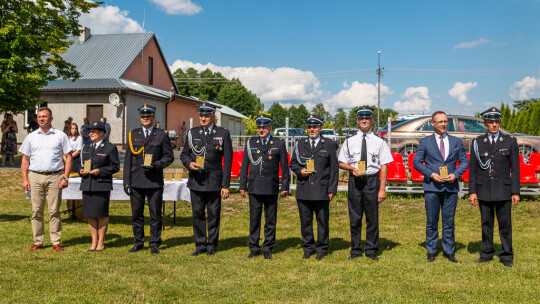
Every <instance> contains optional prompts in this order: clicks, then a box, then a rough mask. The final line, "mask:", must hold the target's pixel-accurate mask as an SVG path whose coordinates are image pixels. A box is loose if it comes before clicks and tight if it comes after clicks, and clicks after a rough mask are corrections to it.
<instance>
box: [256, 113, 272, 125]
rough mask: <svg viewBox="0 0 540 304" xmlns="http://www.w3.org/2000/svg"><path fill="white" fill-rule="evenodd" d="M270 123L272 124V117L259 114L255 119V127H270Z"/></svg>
mask: <svg viewBox="0 0 540 304" xmlns="http://www.w3.org/2000/svg"><path fill="white" fill-rule="evenodd" d="M272 122H274V117H273V116H272V115H266V114H260V115H259V116H257V119H255V124H256V125H257V127H264V126H268V125H271V124H272Z"/></svg>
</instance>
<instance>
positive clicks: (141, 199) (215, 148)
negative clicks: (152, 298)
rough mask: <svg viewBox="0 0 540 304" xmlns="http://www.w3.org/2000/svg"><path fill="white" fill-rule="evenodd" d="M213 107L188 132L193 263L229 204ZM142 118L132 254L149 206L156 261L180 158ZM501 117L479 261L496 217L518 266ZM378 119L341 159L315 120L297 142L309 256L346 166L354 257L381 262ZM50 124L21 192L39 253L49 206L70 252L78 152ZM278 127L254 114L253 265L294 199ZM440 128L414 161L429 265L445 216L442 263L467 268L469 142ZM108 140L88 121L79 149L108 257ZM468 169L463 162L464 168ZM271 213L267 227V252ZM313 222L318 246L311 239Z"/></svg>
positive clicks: (349, 143) (247, 173)
mask: <svg viewBox="0 0 540 304" xmlns="http://www.w3.org/2000/svg"><path fill="white" fill-rule="evenodd" d="M215 109H216V107H215V106H214V105H211V104H207V103H204V104H203V105H201V106H199V107H198V112H199V122H200V126H198V127H194V128H191V129H189V130H188V131H187V136H186V140H185V144H184V149H183V151H182V153H181V155H180V159H181V161H182V163H183V165H184V166H185V167H186V168H187V169H188V170H189V177H188V184H187V187H188V188H189V189H190V196H191V205H192V215H193V235H194V239H195V251H193V253H192V254H191V255H192V256H198V255H200V254H206V255H214V254H216V251H217V250H218V241H219V230H220V215H221V201H222V199H227V198H228V197H229V188H230V178H231V177H230V173H231V165H232V155H233V149H232V140H231V136H230V133H229V131H228V130H226V129H224V128H222V127H219V126H216V125H215V124H214V118H215ZM138 111H139V115H140V120H141V128H137V129H134V130H131V131H130V132H129V136H128V143H129V148H128V149H127V151H126V158H125V161H124V175H123V184H124V191H125V192H126V194H127V195H129V196H130V200H131V209H132V226H133V234H134V241H133V247H132V248H131V249H130V250H129V252H137V251H140V250H142V249H143V248H144V242H145V237H144V216H143V211H144V203H145V201H147V202H148V207H149V211H150V240H149V247H150V249H151V253H153V254H158V253H159V246H160V245H161V227H162V221H163V219H162V214H161V207H162V204H163V199H162V197H163V185H164V182H163V169H164V168H166V167H167V166H169V165H170V164H171V163H172V162H173V158H174V156H173V151H172V146H171V143H170V140H169V138H168V136H167V134H166V132H165V131H163V130H161V129H159V128H156V127H155V125H154V120H155V111H156V108H155V107H153V106H150V105H146V104H145V105H144V106H142V107H141V108H139V109H138ZM500 114H501V113H500V111H499V110H498V109H496V108H492V109H489V110H487V111H486V112H484V113H483V117H484V123H485V125H486V127H487V130H488V132H487V134H486V135H482V136H480V137H478V138H477V139H476V140H475V142H474V152H475V153H474V154H473V156H472V159H471V167H470V168H471V169H470V187H469V193H470V202H471V204H473V205H476V204H477V203H479V204H480V211H481V218H482V246H483V250H482V254H481V256H480V259H479V260H478V262H479V263H483V262H486V261H489V260H491V259H492V258H493V256H494V249H493V222H494V216H495V213H496V216H497V219H498V221H499V230H500V234H501V242H502V247H503V248H502V250H501V254H500V259H501V262H502V263H503V264H504V265H506V266H510V267H511V266H512V265H513V264H512V263H513V253H512V244H511V221H510V206H511V204H517V203H518V202H519V158H518V151H517V141H516V139H515V138H513V137H512V136H510V135H506V134H504V133H502V132H500V131H499V126H500V120H501V115H500ZM372 115H373V108H370V107H362V108H360V109H359V110H358V111H357V123H358V125H359V129H360V131H359V132H358V133H357V135H355V136H352V137H349V138H347V139H346V140H345V142H344V143H343V145H342V147H341V150H340V151H339V153H338V145H337V143H336V142H335V141H333V140H330V139H328V138H325V137H324V136H323V135H321V130H322V126H323V124H324V121H323V119H322V118H321V117H318V116H316V115H310V117H309V118H308V119H307V120H306V128H307V133H308V138H305V139H299V140H297V141H296V143H295V148H294V152H293V153H292V157H291V160H290V168H291V170H292V171H293V172H294V173H295V174H296V175H297V177H298V181H297V186H296V199H297V204H298V210H299V216H300V222H301V227H300V228H301V229H300V232H301V236H302V243H303V245H302V248H303V251H304V255H303V256H302V258H304V259H309V258H310V257H311V256H313V255H316V259H317V260H321V259H323V258H324V257H325V256H326V255H327V252H328V246H329V224H328V222H329V203H330V201H331V200H332V199H333V198H334V197H335V195H336V193H337V188H338V173H339V169H340V168H341V169H342V170H345V171H348V172H349V182H348V209H349V219H350V232H351V250H350V256H349V259H351V260H352V259H356V258H359V257H361V256H362V255H363V254H364V253H365V255H366V257H368V258H370V259H372V260H375V261H377V260H378V259H379V258H378V255H377V254H378V251H379V218H378V213H379V204H380V203H382V202H383V201H384V200H385V199H386V193H385V187H386V177H387V171H388V164H389V163H390V162H392V161H393V158H392V155H391V153H390V148H389V147H388V145H387V143H386V142H385V141H384V140H383V139H382V138H381V137H379V136H378V135H376V134H374V133H373V132H372V131H371V126H372V124H373V117H372ZM51 120H52V113H51V111H50V110H49V109H47V108H42V109H39V110H38V122H39V125H40V129H39V130H37V131H36V132H33V133H32V134H31V136H28V137H27V139H25V141H24V142H23V145H22V146H21V149H20V152H21V153H22V154H23V163H22V165H21V169H22V172H23V187H24V188H25V190H30V191H31V197H32V205H33V213H32V228H33V231H34V247H32V249H30V250H31V251H35V250H37V249H40V248H43V208H44V203H45V199H47V201H48V204H49V212H50V216H51V221H50V222H51V241H52V242H53V248H55V250H57V251H61V250H63V249H61V248H62V247H61V246H60V232H61V228H60V227H61V226H60V217H59V213H58V207H59V201H60V199H61V196H60V195H61V194H59V193H61V191H60V190H59V189H61V188H64V187H66V186H67V183H68V178H67V177H68V174H69V168H70V167H71V163H72V149H71V147H70V146H69V145H68V140H67V137H66V135H65V134H64V133H62V132H57V131H56V130H55V129H54V128H52V127H51V125H50V121H51ZM272 123H273V117H272V116H271V115H266V114H261V115H259V116H258V117H257V118H256V125H257V135H256V136H253V137H251V138H250V139H248V140H247V142H246V146H245V150H244V156H243V160H242V167H241V170H240V188H239V189H240V194H241V195H242V196H246V195H249V209H250V221H249V255H248V258H254V257H256V256H258V255H260V254H261V253H262V255H263V256H264V258H266V259H271V258H272V250H273V247H274V245H275V240H276V221H277V204H278V200H279V198H280V197H286V196H287V195H288V194H289V178H290V177H289V160H288V155H287V149H286V143H285V142H284V140H282V139H280V138H278V137H274V136H272ZM431 123H432V125H433V127H434V134H433V135H431V136H428V137H426V138H424V139H422V140H421V142H420V145H419V147H418V151H417V153H416V155H415V158H414V168H415V169H416V170H418V171H420V172H421V173H422V174H423V175H424V176H425V179H424V185H423V187H424V191H425V205H426V217H427V221H426V248H427V251H428V254H427V260H428V261H431V262H432V261H433V260H434V259H435V256H436V254H437V245H438V221H439V214H440V213H441V211H442V221H443V233H442V239H443V241H442V245H443V246H442V247H443V251H444V256H445V257H446V258H447V259H448V260H450V261H452V262H454V263H457V262H458V261H457V260H456V258H455V256H454V251H455V246H454V239H455V237H454V215H455V210H456V204H457V192H458V187H459V185H458V183H457V180H458V179H459V178H460V177H461V175H462V174H463V173H464V172H465V170H466V169H467V167H469V161H468V159H467V156H466V154H465V150H464V147H463V144H462V142H461V140H460V139H457V138H455V137H453V136H450V135H448V134H447V133H446V126H447V125H448V119H447V117H446V114H445V113H444V112H435V113H434V114H433V116H432V121H431ZM105 133H106V128H105V126H104V124H103V123H102V122H94V123H93V124H92V125H90V127H89V134H90V139H91V143H89V144H85V145H84V147H83V148H82V149H81V151H82V152H81V154H80V162H79V163H80V167H79V169H78V173H79V174H80V175H81V176H82V183H81V190H82V191H83V214H84V215H85V216H87V217H88V218H89V221H88V223H89V227H90V232H91V235H92V245H91V247H90V249H89V250H90V251H100V250H103V249H104V246H105V244H104V238H105V233H106V230H107V224H108V204H109V198H110V191H111V189H112V175H113V174H114V173H116V172H118V171H119V168H120V167H119V160H118V151H117V149H116V147H115V146H114V145H112V144H110V143H106V142H104V140H103V139H104V135H105ZM488 140H489V143H488ZM44 159H47V161H44ZM516 159H517V161H516ZM458 161H459V166H456V164H457V162H458ZM64 164H65V166H64ZM280 171H281V172H280ZM510 171H511V172H512V174H510ZM495 172H496V173H495ZM280 174H281V176H280ZM516 180H517V182H516ZM53 188H54V189H53ZM49 192H50V193H49ZM263 209H264V216H265V224H264V233H263V234H264V241H263V243H262V246H261V245H260V230H261V217H262V211H263ZM314 215H315V220H316V221H317V239H315V236H314V232H313V220H314ZM364 215H365V217H366V226H367V227H366V242H365V247H364V248H361V245H360V244H361V242H360V240H361V231H362V218H363V216H364ZM59 248H60V249H59Z"/></svg>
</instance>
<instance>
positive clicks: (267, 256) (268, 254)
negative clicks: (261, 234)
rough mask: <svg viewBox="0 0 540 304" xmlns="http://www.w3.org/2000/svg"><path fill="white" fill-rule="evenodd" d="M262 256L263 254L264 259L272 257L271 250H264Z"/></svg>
mask: <svg viewBox="0 0 540 304" xmlns="http://www.w3.org/2000/svg"><path fill="white" fill-rule="evenodd" d="M263 256H264V258H265V259H267V260H270V259H271V258H272V252H270V251H265V252H263Z"/></svg>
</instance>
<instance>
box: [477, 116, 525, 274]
mask: <svg viewBox="0 0 540 304" xmlns="http://www.w3.org/2000/svg"><path fill="white" fill-rule="evenodd" d="M501 114H502V112H501V111H500V110H499V109H497V108H495V107H492V108H490V109H488V110H486V111H484V112H483V113H482V116H483V118H484V125H485V126H486V128H487V133H486V134H484V135H481V136H478V137H477V138H476V139H475V140H474V142H473V153H471V166H470V171H469V172H470V173H469V178H470V180H469V201H470V203H471V204H472V205H473V206H476V205H477V204H478V203H480V217H481V221H482V252H481V253H480V259H478V261H477V262H478V263H484V262H487V261H490V260H492V259H493V255H495V248H493V224H494V222H495V215H496V216H497V222H498V223H499V236H500V238H501V245H502V249H501V252H500V254H499V259H500V261H501V262H502V263H503V264H504V265H505V266H508V267H512V266H513V265H514V264H513V263H514V254H513V252H512V221H511V215H512V212H511V206H512V205H517V204H518V203H519V187H520V185H519V149H518V144H517V140H516V138H514V136H511V135H507V134H504V133H503V132H501V131H499V128H500V126H501Z"/></svg>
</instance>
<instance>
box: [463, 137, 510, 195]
mask: <svg viewBox="0 0 540 304" xmlns="http://www.w3.org/2000/svg"><path fill="white" fill-rule="evenodd" d="M475 141H476V142H477V143H478V154H479V156H480V159H481V160H482V162H483V163H486V161H487V160H489V159H491V172H490V168H487V169H482V168H481V167H480V164H479V163H478V159H476V153H475V151H474V142H473V148H472V149H471V165H470V169H469V194H472V193H476V195H477V196H478V199H479V200H482V201H504V200H510V199H511V197H512V194H519V187H520V185H519V148H518V144H517V140H516V138H515V137H514V136H511V135H507V134H504V133H502V132H499V137H498V138H497V142H496V143H495V145H494V146H493V148H492V147H491V143H490V142H489V137H488V135H487V134H484V135H481V136H478V137H477V138H476V139H475ZM510 170H511V171H512V172H511V173H510Z"/></svg>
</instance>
